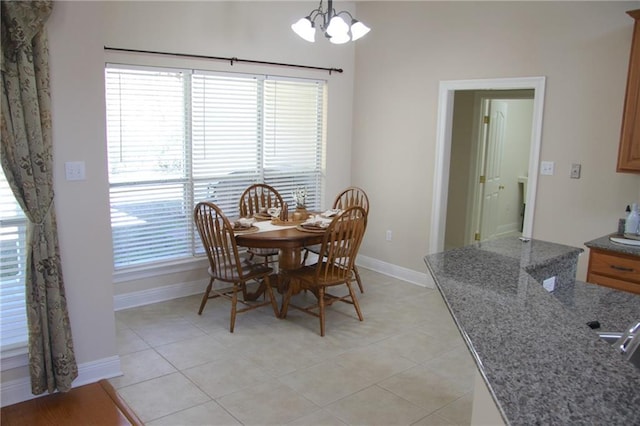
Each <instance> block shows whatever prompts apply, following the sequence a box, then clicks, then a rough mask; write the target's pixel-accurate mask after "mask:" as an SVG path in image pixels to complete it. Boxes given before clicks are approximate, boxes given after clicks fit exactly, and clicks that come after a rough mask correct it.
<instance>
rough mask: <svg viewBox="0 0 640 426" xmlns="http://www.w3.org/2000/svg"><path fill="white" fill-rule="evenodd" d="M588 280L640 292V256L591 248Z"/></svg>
mask: <svg viewBox="0 0 640 426" xmlns="http://www.w3.org/2000/svg"><path fill="white" fill-rule="evenodd" d="M587 282H590V283H593V284H600V285H603V286H606V287H612V288H615V289H618V290H625V291H629V292H631V293H637V294H640V257H638V256H633V255H630V254H625V253H618V252H613V251H607V250H601V249H596V248H591V249H590V251H589V269H588V270H587Z"/></svg>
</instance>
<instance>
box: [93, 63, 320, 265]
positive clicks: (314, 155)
mask: <svg viewBox="0 0 640 426" xmlns="http://www.w3.org/2000/svg"><path fill="white" fill-rule="evenodd" d="M105 73H106V76H105V87H106V99H107V143H108V152H109V182H110V199H111V224H112V234H113V244H114V262H115V268H116V269H121V268H126V267H129V266H136V265H144V264H151V263H153V262H163V261H168V260H176V259H180V258H187V257H190V256H194V255H197V254H199V253H200V250H199V247H200V244H199V240H198V238H199V237H198V236H197V233H196V231H195V228H194V227H193V221H192V211H193V208H194V206H195V204H196V203H197V202H199V201H202V200H209V201H212V202H214V203H216V204H217V205H218V206H220V207H221V208H222V210H223V211H224V213H225V214H226V215H227V216H229V217H234V216H237V215H238V213H239V212H238V200H239V198H240V195H241V193H242V192H243V191H244V189H246V188H247V187H248V186H249V185H251V184H254V183H257V182H265V183H267V184H270V185H272V186H274V187H275V188H276V189H277V190H278V191H279V192H280V193H281V194H282V195H283V197H284V198H285V200H286V201H287V202H288V203H289V204H290V207H293V206H294V202H293V196H292V195H291V193H292V190H293V189H294V188H296V187H298V186H305V187H306V188H307V190H308V193H309V194H310V196H309V198H308V207H309V208H312V209H313V208H315V209H319V208H320V200H321V196H322V189H323V177H322V155H323V143H324V139H323V138H324V136H323V131H324V91H325V85H326V82H324V81H317V80H292V79H283V78H279V77H269V76H264V75H244V74H231V73H213V72H205V71H199V70H184V69H182V70H176V69H157V68H147V67H145V68H141V67H128V66H122V65H118V66H116V65H108V66H107V68H106V71H105Z"/></svg>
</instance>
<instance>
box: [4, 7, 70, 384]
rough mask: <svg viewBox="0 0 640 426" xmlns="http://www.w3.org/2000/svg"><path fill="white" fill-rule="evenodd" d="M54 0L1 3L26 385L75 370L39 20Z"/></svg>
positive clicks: (7, 167)
mask: <svg viewBox="0 0 640 426" xmlns="http://www.w3.org/2000/svg"><path fill="white" fill-rule="evenodd" d="M52 7H53V3H52V1H50V0H47V1H28V2H27V1H4V0H3V1H2V55H0V58H1V61H2V63H1V69H2V127H1V131H2V136H1V138H0V139H1V145H0V146H1V148H2V168H3V170H4V173H5V176H6V178H7V181H8V182H9V185H10V186H11V189H12V190H13V193H14V195H15V196H16V199H17V200H18V202H19V203H20V205H21V206H22V209H23V210H24V212H25V215H26V216H27V218H28V219H29V222H30V223H29V229H28V234H27V241H28V245H27V246H28V248H27V268H26V270H27V277H26V302H27V319H28V324H29V369H30V373H31V391H32V392H33V394H35V395H39V394H41V393H43V392H45V391H49V393H51V392H54V391H55V390H56V389H57V390H59V391H62V392H65V391H68V390H69V389H71V383H72V382H73V380H74V379H75V378H76V377H77V376H78V367H77V364H76V360H75V355H74V353H73V341H72V338H71V327H70V325H69V315H68V312H67V301H66V297H65V292H64V284H63V280H62V268H61V262H60V250H59V247H58V231H57V226H56V218H55V208H54V204H53V198H54V196H53V158H52V146H51V94H50V90H49V62H48V61H49V59H48V58H49V49H48V43H47V32H46V28H45V22H46V21H47V18H48V17H49V15H50V14H51V10H52Z"/></svg>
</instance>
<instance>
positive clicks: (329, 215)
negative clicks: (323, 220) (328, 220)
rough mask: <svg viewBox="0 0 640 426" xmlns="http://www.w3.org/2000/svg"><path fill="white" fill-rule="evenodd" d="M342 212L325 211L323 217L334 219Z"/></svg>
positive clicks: (334, 210)
mask: <svg viewBox="0 0 640 426" xmlns="http://www.w3.org/2000/svg"><path fill="white" fill-rule="evenodd" d="M341 212H342V210H340V209H329V210H327V211H325V212H324V213H322V216H324V217H332V216H335V215H337V214H339V213H341Z"/></svg>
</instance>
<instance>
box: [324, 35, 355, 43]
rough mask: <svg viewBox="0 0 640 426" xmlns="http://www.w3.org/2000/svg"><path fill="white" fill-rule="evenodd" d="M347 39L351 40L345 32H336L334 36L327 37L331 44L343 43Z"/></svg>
mask: <svg viewBox="0 0 640 426" xmlns="http://www.w3.org/2000/svg"><path fill="white" fill-rule="evenodd" d="M349 40H351V37H349V34H347V33H344V34H336V35H334V36H331V38H329V41H330V42H331V43H333V44H344V43H346V42H348V41H349Z"/></svg>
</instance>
